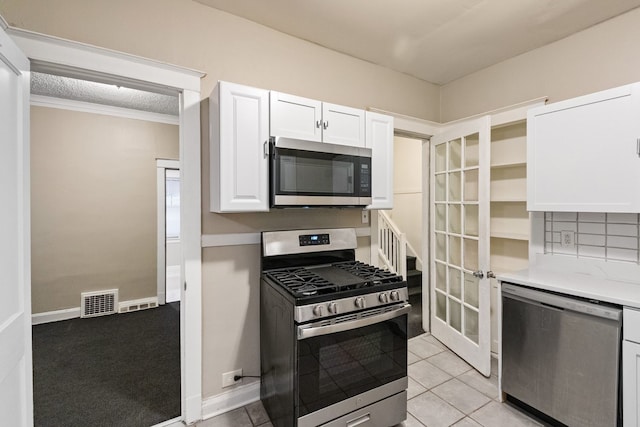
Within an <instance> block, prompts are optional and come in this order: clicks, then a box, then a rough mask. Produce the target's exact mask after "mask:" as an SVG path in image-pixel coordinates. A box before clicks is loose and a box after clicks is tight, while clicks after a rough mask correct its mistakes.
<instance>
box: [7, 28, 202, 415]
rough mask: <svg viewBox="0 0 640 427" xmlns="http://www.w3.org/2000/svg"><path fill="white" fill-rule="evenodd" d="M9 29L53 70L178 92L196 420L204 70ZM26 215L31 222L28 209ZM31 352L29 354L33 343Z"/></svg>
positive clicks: (189, 359) (187, 366)
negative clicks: (202, 87) (201, 87)
mask: <svg viewBox="0 0 640 427" xmlns="http://www.w3.org/2000/svg"><path fill="white" fill-rule="evenodd" d="M7 33H8V34H9V35H10V36H11V38H12V39H13V40H14V41H15V43H16V44H17V45H18V47H19V48H20V49H21V50H22V51H23V52H24V53H25V54H26V55H27V57H29V58H30V59H31V60H32V61H38V63H39V64H46V65H47V66H50V67H51V69H52V70H53V69H56V68H57V69H64V70H71V71H74V72H75V73H76V75H77V76H83V75H84V76H85V78H91V77H92V76H96V75H97V76H104V75H108V76H113V80H114V82H118V81H119V82H123V81H126V82H127V83H129V84H131V85H133V86H134V87H137V88H139V89H143V90H145V89H146V90H149V89H152V90H155V91H157V90H158V89H159V88H165V90H166V88H170V89H169V91H172V92H174V93H175V91H176V90H177V91H178V92H180V122H179V125H180V170H181V181H180V186H181V191H180V192H181V199H182V200H181V211H180V217H181V221H182V224H183V226H182V230H181V233H182V237H181V240H182V272H181V283H184V287H183V289H182V296H181V301H182V304H181V310H180V344H181V345H180V348H181V355H180V356H181V358H180V359H181V399H182V403H181V408H182V419H183V420H184V422H186V423H187V424H190V423H193V422H195V421H197V420H199V419H201V414H202V323H201V318H202V302H201V300H202V255H201V234H202V232H201V192H200V191H201V171H200V79H201V78H202V77H203V76H204V74H203V73H201V72H199V71H195V70H189V69H186V68H182V67H177V66H174V65H170V64H166V63H162V62H158V61H153V60H148V59H144V58H140V57H137V56H134V55H129V54H125V53H120V52H115V51H112V50H108V49H103V48H98V47H94V46H90V45H87V44H83V43H78V42H73V41H69V40H64V39H60V38H57V37H51V36H46V35H43V34H39V33H34V32H31V31H26V30H21V29H16V28H11V27H9V28H8V29H7ZM27 194H28V193H27ZM23 220H24V221H25V222H26V223H27V224H28V223H29V222H30V217H29V214H28V212H27V213H26V215H25V217H24V218H23ZM26 243H28V242H26ZM28 283H29V284H28V286H27V287H28V288H29V289H28V290H27V292H28V295H30V287H31V285H30V282H28ZM28 353H29V357H31V349H29V350H28Z"/></svg>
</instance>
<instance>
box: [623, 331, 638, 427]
mask: <svg viewBox="0 0 640 427" xmlns="http://www.w3.org/2000/svg"><path fill="white" fill-rule="evenodd" d="M639 397H640V344H637V343H634V342H631V341H624V342H623V343H622V418H623V422H622V425H623V426H624V427H638V425H639V424H638V422H639V421H640V405H638V398H639Z"/></svg>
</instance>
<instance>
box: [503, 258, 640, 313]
mask: <svg viewBox="0 0 640 427" xmlns="http://www.w3.org/2000/svg"><path fill="white" fill-rule="evenodd" d="M497 279H498V280H500V281H505V282H511V283H515V284H521V285H524V286H530V287H532V288H537V289H543V290H547V291H554V292H560V293H563V294H568V295H575V296H579V297H584V298H590V299H595V300H599V301H605V302H610V303H613V304H619V305H623V306H627V307H634V308H640V277H636V278H634V279H635V280H634V279H632V280H617V279H611V278H606V277H598V276H596V275H593V274H588V273H584V272H572V271H557V270H555V269H549V268H545V267H532V268H529V269H527V270H522V271H519V272H516V273H505V274H499V275H498V276H497Z"/></svg>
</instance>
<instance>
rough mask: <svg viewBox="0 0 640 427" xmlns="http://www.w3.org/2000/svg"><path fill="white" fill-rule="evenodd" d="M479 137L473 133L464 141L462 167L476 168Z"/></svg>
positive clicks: (478, 153)
mask: <svg viewBox="0 0 640 427" xmlns="http://www.w3.org/2000/svg"><path fill="white" fill-rule="evenodd" d="M479 148H480V135H479V134H477V133H474V134H473V135H469V136H467V137H466V138H465V139H464V166H465V167H467V168H468V167H472V166H478V164H479V163H480V162H479V158H480V157H479V155H480V151H479Z"/></svg>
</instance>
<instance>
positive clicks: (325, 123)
mask: <svg viewBox="0 0 640 427" xmlns="http://www.w3.org/2000/svg"><path fill="white" fill-rule="evenodd" d="M322 127H323V129H324V130H327V128H328V127H329V120H327V121H326V122H324V123H323V124H322Z"/></svg>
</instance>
